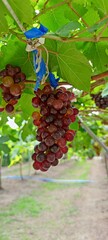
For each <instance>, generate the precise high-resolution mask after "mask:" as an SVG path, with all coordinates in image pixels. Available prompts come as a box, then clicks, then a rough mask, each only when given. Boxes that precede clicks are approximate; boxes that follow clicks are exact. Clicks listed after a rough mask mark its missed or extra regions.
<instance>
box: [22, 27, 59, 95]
mask: <svg viewBox="0 0 108 240" xmlns="http://www.w3.org/2000/svg"><path fill="white" fill-rule="evenodd" d="M47 32H48V29H47V28H46V27H44V26H43V25H42V24H40V27H39V28H32V29H30V30H28V31H26V32H25V33H24V34H25V36H26V38H27V39H32V38H40V37H41V36H43V35H44V34H46V33H47ZM32 52H33V65H34V70H35V73H36V78H37V79H36V85H35V88H34V89H35V90H36V91H37V89H38V88H39V86H40V83H41V81H42V80H43V79H44V77H45V75H46V72H47V68H46V64H45V62H44V60H43V58H42V56H41V55H40V53H39V51H38V49H35V50H32ZM48 78H49V82H50V85H51V86H52V87H54V88H56V87H57V86H58V81H59V78H57V79H56V78H55V76H54V74H53V73H51V72H49V74H48Z"/></svg>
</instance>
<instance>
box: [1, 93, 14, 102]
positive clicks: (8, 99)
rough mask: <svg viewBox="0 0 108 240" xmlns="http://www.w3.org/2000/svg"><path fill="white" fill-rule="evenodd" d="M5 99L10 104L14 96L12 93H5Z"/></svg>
mask: <svg viewBox="0 0 108 240" xmlns="http://www.w3.org/2000/svg"><path fill="white" fill-rule="evenodd" d="M3 98H4V100H5V102H9V101H10V100H11V99H12V98H13V96H12V94H10V93H4V94H3Z"/></svg>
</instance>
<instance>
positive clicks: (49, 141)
mask: <svg viewBox="0 0 108 240" xmlns="http://www.w3.org/2000/svg"><path fill="white" fill-rule="evenodd" d="M54 143H55V141H54V138H53V137H51V136H48V137H47V138H45V144H46V145H47V146H48V147H51V146H52V145H53V144H54Z"/></svg>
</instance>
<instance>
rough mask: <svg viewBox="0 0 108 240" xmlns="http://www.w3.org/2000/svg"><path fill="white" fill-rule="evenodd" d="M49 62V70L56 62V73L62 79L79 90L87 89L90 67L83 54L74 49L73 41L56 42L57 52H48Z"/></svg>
mask: <svg viewBox="0 0 108 240" xmlns="http://www.w3.org/2000/svg"><path fill="white" fill-rule="evenodd" d="M50 49H51V48H50ZM53 55H54V57H53ZM55 62H56V63H55ZM50 63H51V65H50V68H51V69H50V70H52V69H53V68H52V65H53V63H54V66H55V64H56V66H57V67H56V71H57V74H58V76H60V77H61V78H62V79H64V81H67V82H69V83H70V84H72V85H73V87H75V88H77V89H79V90H84V91H89V88H90V79H91V68H90V65H89V62H88V61H87V59H86V58H85V56H84V55H83V54H82V53H80V51H78V50H77V49H76V46H75V44H74V43H57V52H55V53H53V52H52V53H51V54H50V59H49V64H50Z"/></svg>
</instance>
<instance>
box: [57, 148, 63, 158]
mask: <svg viewBox="0 0 108 240" xmlns="http://www.w3.org/2000/svg"><path fill="white" fill-rule="evenodd" d="M62 157H63V152H62V151H61V149H59V150H58V152H56V153H55V158H56V159H60V158H62Z"/></svg>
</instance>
